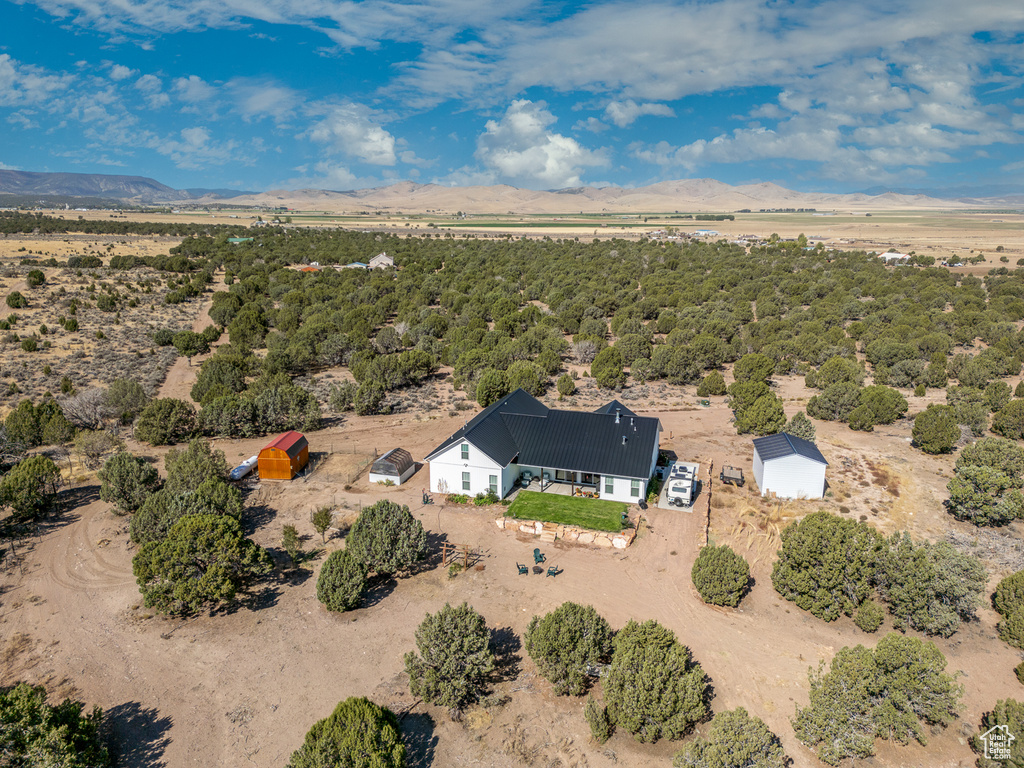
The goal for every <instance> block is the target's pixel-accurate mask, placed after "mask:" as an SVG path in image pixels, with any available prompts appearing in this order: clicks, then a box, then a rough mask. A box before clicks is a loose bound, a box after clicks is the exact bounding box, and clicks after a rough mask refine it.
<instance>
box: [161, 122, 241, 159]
mask: <svg viewBox="0 0 1024 768" xmlns="http://www.w3.org/2000/svg"><path fill="white" fill-rule="evenodd" d="M178 135H179V136H180V137H181V138H180V139H175V138H162V137H155V136H154V137H152V138H151V139H150V141H149V148H150V149H154V150H156V151H157V152H159V153H160V154H161V155H166V156H167V157H169V158H170V159H171V160H172V161H173V162H174V164H175V165H176V166H177V167H178V168H184V169H186V170H198V169H200V168H205V167H207V166H210V165H223V164H224V163H227V162H229V161H232V160H239V159H241V158H240V157H239V156H238V155H237V150H238V148H239V147H238V143H237V142H235V141H234V140H228V141H215V140H214V139H213V136H212V134H211V133H210V130H209V129H208V128H205V127H203V126H193V127H191V128H184V129H182V130H181V131H180V132H179V134H178Z"/></svg>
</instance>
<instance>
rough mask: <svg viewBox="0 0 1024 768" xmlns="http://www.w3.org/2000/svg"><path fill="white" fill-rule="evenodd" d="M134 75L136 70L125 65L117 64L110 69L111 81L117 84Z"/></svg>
mask: <svg viewBox="0 0 1024 768" xmlns="http://www.w3.org/2000/svg"><path fill="white" fill-rule="evenodd" d="M134 74H135V70H134V69H132V68H131V67H126V66H124V65H123V64H115V65H114V66H112V67H111V68H110V79H111V80H113V81H115V82H118V81H121V80H127V79H128V78H129V77H131V76H132V75H134Z"/></svg>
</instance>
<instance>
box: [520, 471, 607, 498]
mask: <svg viewBox="0 0 1024 768" xmlns="http://www.w3.org/2000/svg"><path fill="white" fill-rule="evenodd" d="M600 484H601V476H600V475H598V474H595V473H593V472H574V471H571V470H563V469H553V468H544V467H526V466H520V467H519V482H518V483H516V484H515V485H514V486H513V489H512V494H515V493H516V492H517V491H518V490H520V489H525V490H530V491H538V492H540V493H555V494H559V495H562V496H581V497H586V498H591V499H597V498H600V490H601V488H600ZM512 494H510V498H514V496H512Z"/></svg>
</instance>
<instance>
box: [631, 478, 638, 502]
mask: <svg viewBox="0 0 1024 768" xmlns="http://www.w3.org/2000/svg"><path fill="white" fill-rule="evenodd" d="M629 495H630V496H633V497H634V498H637V497H639V496H640V481H639V480H630V481H629Z"/></svg>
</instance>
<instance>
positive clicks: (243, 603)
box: [217, 579, 282, 616]
mask: <svg viewBox="0 0 1024 768" xmlns="http://www.w3.org/2000/svg"><path fill="white" fill-rule="evenodd" d="M278 580H279V579H278ZM281 592H282V590H281V587H280V586H278V583H277V581H275V582H274V583H269V584H268V583H261V584H258V585H256V586H255V587H253V588H252V589H249V590H248V591H246V592H244V593H242V594H240V595H238V596H237V597H236V598H235V599H234V600H232V601H231V602H230V603H228V604H227V605H225V606H224V607H223V608H221V609H220V610H219V611H217V613H223V614H225V615H228V616H230V615H231V614H234V613H238V611H240V610H242V609H243V608H244V609H245V610H247V611H254V612H255V611H264V610H266V609H267V608H273V607H274V606H275V605H277V601H278V600H279V599H280V598H281Z"/></svg>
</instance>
